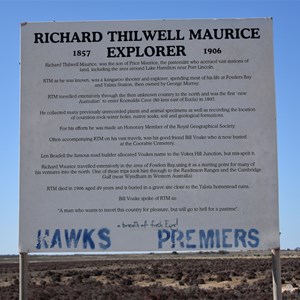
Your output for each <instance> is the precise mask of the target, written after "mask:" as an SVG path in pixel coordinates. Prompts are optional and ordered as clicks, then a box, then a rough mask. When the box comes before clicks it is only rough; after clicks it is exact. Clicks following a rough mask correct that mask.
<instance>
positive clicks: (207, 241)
mask: <svg viewBox="0 0 300 300" xmlns="http://www.w3.org/2000/svg"><path fill="white" fill-rule="evenodd" d="M21 44H22V46H21V48H22V51H21V166H20V169H21V170H20V242H19V245H20V252H64V251H67V252H73V251H79V252H87V251H98V252H109V251H112V252H123V251H126V252H127V251H181V250H182V251H205V250H221V249H225V250H251V249H254V250H256V249H268V248H276V247H278V246H279V226H278V199H277V198H278V196H277V153H276V117H275V95H274V74H273V73H274V72H273V39H272V19H225V20H168V21H117V22H116V21H114V22H112V21H109V22H71V23H69V22H67V23H60V22H56V23H26V24H22V28H21Z"/></svg>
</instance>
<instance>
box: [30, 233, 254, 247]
mask: <svg viewBox="0 0 300 300" xmlns="http://www.w3.org/2000/svg"><path fill="white" fill-rule="evenodd" d="M110 234H111V231H110V230H109V229H108V228H101V229H99V230H98V229H95V228H92V229H88V228H84V229H74V228H72V229H55V230H50V229H43V230H42V229H40V230H38V232H37V243H36V249H37V250H41V251H42V250H43V249H54V250H58V249H65V250H68V249H70V250H72V249H83V250H95V251H97V250H98V251H105V250H111V248H113V247H111V246H112V240H111V236H110ZM155 234H156V237H157V244H156V247H157V250H168V249H170V250H171V249H178V250H197V249H203V250H207V249H232V250H234V249H238V248H245V249H255V248H257V247H258V246H259V244H260V237H259V231H258V230H257V229H256V228H250V229H248V230H247V229H241V228H223V229H208V230H204V229H200V230H199V229H198V230H196V229H187V230H179V229H159V230H158V231H157V232H156V233H155ZM112 250H113V249H112Z"/></svg>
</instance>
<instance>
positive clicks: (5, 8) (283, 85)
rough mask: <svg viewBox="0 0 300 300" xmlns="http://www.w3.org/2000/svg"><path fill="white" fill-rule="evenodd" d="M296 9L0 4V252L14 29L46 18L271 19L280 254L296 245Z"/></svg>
mask: <svg viewBox="0 0 300 300" xmlns="http://www.w3.org/2000/svg"><path fill="white" fill-rule="evenodd" d="M299 11H300V1H297V0H295V1H292V0H278V1H274V0H273V1H272V0H269V1H244V0H239V1H225V0H222V1H221V0H220V1H213V0H210V1H201V0H197V1H191V0H180V1H171V0H170V1H169V0H157V1H155V0H152V1H148V0H137V1H134V0H132V1H127V0H123V1H114V0H110V1H104V0H103V1H101V0H98V1H96V0H95V1H88V0H85V1H71V0H69V1H55V0H53V1H43V0H40V1H25V0H24V1H14V0H10V1H3V0H0V18H1V19H0V20H1V23H2V26H1V27H0V40H1V46H0V60H1V65H0V82H1V89H0V93H1V100H0V101H1V102H0V103H1V114H0V115H1V118H0V124H1V131H2V134H1V137H2V138H1V147H0V159H1V170H0V187H1V193H0V201H1V209H0V236H1V242H0V254H16V253H17V252H18V201H19V113H20V110H19V101H20V100H19V99H20V88H19V86H20V74H19V61H20V59H19V57H20V23H22V22H44V21H45V22H48V21H53V20H55V21H82V20H83V21H88V20H144V19H152V20H153V19H191V18H193V19H194V18H200V19H201V18H205V19H207V18H254V17H273V19H274V28H273V30H274V54H275V62H274V63H275V84H276V102H277V104H276V105H277V137H278V171H279V205H280V231H281V248H283V249H285V248H291V249H294V248H296V247H300V231H299V229H300V217H299V214H300V201H299V198H300V192H299V185H300V180H299V179H300V176H299V170H300V159H299V149H300V143H299V132H298V130H299V128H300V121H299V120H300V118H299V111H300V101H299V99H300V96H299V90H298V87H299V86H300V80H299V72H300V55H299V49H300V39H299V28H300V25H299ZM267 213H268V208H267V207H266V214H267Z"/></svg>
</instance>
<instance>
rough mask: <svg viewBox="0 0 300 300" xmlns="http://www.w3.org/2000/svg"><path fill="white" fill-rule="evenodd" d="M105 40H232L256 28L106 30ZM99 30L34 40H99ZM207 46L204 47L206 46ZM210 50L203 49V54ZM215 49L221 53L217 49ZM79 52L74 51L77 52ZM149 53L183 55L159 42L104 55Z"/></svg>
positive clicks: (254, 33) (255, 34) (252, 35)
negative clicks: (184, 30) (183, 31)
mask: <svg viewBox="0 0 300 300" xmlns="http://www.w3.org/2000/svg"><path fill="white" fill-rule="evenodd" d="M106 36H107V37H108V42H110V43H114V42H143V41H146V42H153V41H183V40H185V39H186V37H187V39H189V40H223V39H224V40H235V39H245V40H247V39H259V38H260V30H259V28H215V29H197V30H194V29H189V31H188V33H187V34H186V35H185V34H183V33H182V32H181V30H141V31H138V30H122V31H107V32H106ZM103 38H104V36H103V33H102V32H100V31H92V32H86V31H84V32H36V33H34V39H33V40H34V41H33V42H34V43H35V44H49V43H54V44H57V43H59V44H60V43H99V42H101V41H102V40H103ZM206 50H207V49H206ZM82 51H83V52H82ZM82 51H81V50H80V56H89V55H90V50H82ZM207 53H210V51H208V52H207V51H205V54H207ZM217 53H221V50H220V49H218V51H217ZM78 54H79V52H74V55H77V56H78ZM152 56H187V54H186V48H185V46H183V45H177V44H176V45H159V46H152V45H151V46H150V45H148V46H146V47H140V46H127V47H107V57H108V58H116V57H152Z"/></svg>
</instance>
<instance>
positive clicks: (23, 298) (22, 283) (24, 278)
mask: <svg viewBox="0 0 300 300" xmlns="http://www.w3.org/2000/svg"><path fill="white" fill-rule="evenodd" d="M19 261H20V262H19V266H20V271H19V273H20V280H19V288H20V292H19V299H20V300H27V299H28V278H29V276H28V275H29V271H28V253H24V252H23V253H20V256H19Z"/></svg>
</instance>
